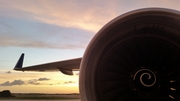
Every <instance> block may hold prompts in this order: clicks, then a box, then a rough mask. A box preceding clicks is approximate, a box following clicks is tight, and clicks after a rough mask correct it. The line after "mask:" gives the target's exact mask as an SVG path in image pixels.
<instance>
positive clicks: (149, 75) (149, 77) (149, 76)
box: [133, 69, 156, 87]
mask: <svg viewBox="0 0 180 101" xmlns="http://www.w3.org/2000/svg"><path fill="white" fill-rule="evenodd" d="M143 70H147V71H150V72H151V73H152V74H153V76H154V79H155V80H154V82H153V83H152V84H151V85H147V84H145V83H144V82H143V80H142V77H143V76H144V75H148V79H151V74H149V73H143V74H141V76H140V82H141V84H142V85H143V86H145V87H151V86H153V85H154V84H155V83H156V75H155V74H154V73H153V72H152V71H151V70H149V69H141V70H139V71H137V72H136V73H135V75H134V77H133V80H135V79H136V75H137V74H138V73H139V72H140V71H143Z"/></svg>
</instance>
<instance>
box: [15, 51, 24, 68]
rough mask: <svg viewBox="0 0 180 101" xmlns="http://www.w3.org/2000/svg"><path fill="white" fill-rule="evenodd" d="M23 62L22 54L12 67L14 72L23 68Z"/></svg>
mask: <svg viewBox="0 0 180 101" xmlns="http://www.w3.org/2000/svg"><path fill="white" fill-rule="evenodd" d="M23 60H24V53H22V54H21V56H20V58H19V60H18V61H17V63H16V65H15V67H14V70H19V69H21V68H22V66H23Z"/></svg>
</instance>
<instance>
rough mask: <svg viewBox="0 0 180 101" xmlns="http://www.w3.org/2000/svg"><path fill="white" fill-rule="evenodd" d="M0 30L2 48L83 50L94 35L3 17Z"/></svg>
mask: <svg viewBox="0 0 180 101" xmlns="http://www.w3.org/2000/svg"><path fill="white" fill-rule="evenodd" d="M16 23H18V25H16ZM0 29H2V30H0V46H2V47H9V46H16V47H32V48H51V49H52V48H55V49H77V48H85V47H86V46H87V44H88V43H89V41H90V39H91V38H92V37H93V35H94V34H93V33H92V32H89V31H86V30H83V29H77V28H72V27H71V28H70V27H69V28H67V27H63V26H57V25H51V24H47V23H42V22H34V21H26V20H24V19H14V18H5V17H0Z"/></svg>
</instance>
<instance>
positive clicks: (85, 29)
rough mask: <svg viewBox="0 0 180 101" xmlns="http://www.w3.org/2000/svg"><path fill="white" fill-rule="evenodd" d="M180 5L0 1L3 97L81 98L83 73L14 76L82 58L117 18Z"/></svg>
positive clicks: (175, 0)
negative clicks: (20, 63)
mask: <svg viewBox="0 0 180 101" xmlns="http://www.w3.org/2000/svg"><path fill="white" fill-rule="evenodd" d="M179 4H180V1H179V0H134V1H132V0H0V91H2V90H7V89H8V90H11V92H13V93H23V92H25V93H78V92H79V88H78V76H79V75H78V74H79V73H78V72H75V73H74V74H75V75H74V76H67V75H63V74H62V73H60V72H58V71H57V72H47V73H39V72H17V71H13V70H12V69H13V67H14V65H15V64H16V62H17V60H18V58H19V56H20V54H21V53H25V61H24V66H29V65H36V64H41V63H47V62H54V61H59V60H67V59H71V58H78V57H82V56H83V53H84V51H85V49H86V47H87V45H88V43H89V42H90V40H91V39H92V37H93V36H94V35H95V34H96V33H97V32H98V30H100V28H102V27H103V26H104V25H105V24H106V23H108V22H109V21H110V20H112V19H113V18H115V17H117V16H119V15H121V14H123V13H125V12H128V11H131V10H135V9H139V8H146V7H163V8H171V9H176V10H180V6H179Z"/></svg>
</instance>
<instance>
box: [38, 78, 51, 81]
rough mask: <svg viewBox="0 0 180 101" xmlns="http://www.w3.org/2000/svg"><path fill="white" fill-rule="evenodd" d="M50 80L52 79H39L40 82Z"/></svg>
mask: <svg viewBox="0 0 180 101" xmlns="http://www.w3.org/2000/svg"><path fill="white" fill-rule="evenodd" d="M48 80H50V78H45V77H44V78H39V79H38V81H48Z"/></svg>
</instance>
